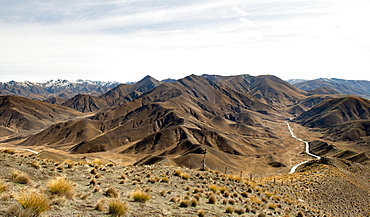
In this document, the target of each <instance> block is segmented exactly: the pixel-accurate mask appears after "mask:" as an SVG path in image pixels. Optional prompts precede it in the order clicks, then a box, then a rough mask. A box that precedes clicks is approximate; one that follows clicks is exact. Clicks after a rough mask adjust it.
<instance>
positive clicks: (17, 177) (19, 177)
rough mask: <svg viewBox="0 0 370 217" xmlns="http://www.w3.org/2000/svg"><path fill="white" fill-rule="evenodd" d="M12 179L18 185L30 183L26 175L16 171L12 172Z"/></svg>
mask: <svg viewBox="0 0 370 217" xmlns="http://www.w3.org/2000/svg"><path fill="white" fill-rule="evenodd" d="M12 179H13V181H14V182H16V183H19V184H28V183H30V182H31V178H30V177H29V176H28V175H27V174H25V173H23V172H20V171H17V170H13V171H12Z"/></svg>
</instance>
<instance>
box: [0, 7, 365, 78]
mask: <svg viewBox="0 0 370 217" xmlns="http://www.w3.org/2000/svg"><path fill="white" fill-rule="evenodd" d="M35 2H36V1H32V0H30V1H25V4H24V5H23V6H22V4H21V5H10V6H8V4H5V5H2V6H3V7H2V9H0V47H1V49H0V74H1V77H0V79H2V80H4V79H5V80H10V79H11V78H10V77H14V78H16V77H17V76H18V77H20V78H21V77H22V76H23V77H24V79H29V80H32V79H34V80H35V79H46V78H47V79H53V78H56V77H61V75H62V76H65V78H67V79H77V78H89V79H100V80H119V81H132V80H139V79H140V78H142V77H143V76H145V75H147V74H150V75H152V76H154V77H156V78H158V79H162V78H167V77H174V78H180V77H182V76H186V75H188V74H192V73H194V74H203V73H212V74H240V73H249V74H266V73H268V74H276V75H278V76H281V77H282V78H291V77H294V78H297V77H302V76H319V77H335V76H336V75H341V76H343V77H344V78H348V77H354V76H355V75H357V74H358V77H361V76H362V78H363V79H368V80H370V77H367V78H366V77H365V75H366V76H369V73H368V72H369V70H370V63H369V61H368V60H369V59H370V43H369V41H368V38H370V30H369V29H368V28H366V23H365V24H364V21H365V20H370V17H369V13H368V12H367V11H368V10H367V8H369V3H367V2H365V1H363V0H354V1H344V0H343V1H342V0H324V1H320V2H318V1H314V2H312V1H306V0H300V1H293V0H287V1H272V0H251V1H248V2H247V3H246V4H245V5H243V6H240V5H242V4H243V3H245V2H243V1H240V0H230V1H210V0H209V1H207V0H205V1H201V3H199V1H195V0H194V1H187V2H172V3H171V4H170V3H166V2H163V1H144V0H142V1H135V2H133V1H128V0H127V1H100V0H95V1H69V2H67V3H70V5H71V6H70V7H69V6H66V4H67V3H65V2H64V1H63V2H60V1H47V2H43V5H42V7H41V9H38V8H40V7H38V6H35V5H37V4H36V3H35ZM9 4H10V3H9ZM12 4H13V3H12ZM32 4H34V6H32V7H31V6H30V5H32ZM235 5H236V6H235ZM246 8H247V9H248V10H245V9H246ZM10 14H14V15H15V16H17V18H16V19H15V18H12V17H10V16H11V15H10ZM48 18H50V19H48ZM257 24H258V25H257ZM329 72H330V73H332V74H329ZM348 72H351V73H349V74H346V73H348ZM325 73H328V74H325ZM341 73H342V74H341ZM345 76H348V77H345ZM24 79H22V80H24Z"/></svg>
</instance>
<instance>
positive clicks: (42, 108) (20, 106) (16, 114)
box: [0, 96, 81, 132]
mask: <svg viewBox="0 0 370 217" xmlns="http://www.w3.org/2000/svg"><path fill="white" fill-rule="evenodd" d="M80 115H81V113H79V112H77V111H75V110H72V109H70V108H67V107H64V106H60V105H52V104H49V103H45V102H41V101H36V100H31V99H27V98H23V97H18V96H0V125H1V126H2V127H3V129H4V128H8V129H9V130H12V131H14V132H21V131H22V132H23V131H27V130H29V131H32V130H40V129H43V128H45V127H47V126H49V125H51V124H53V123H57V122H60V121H65V120H67V119H71V118H76V117H78V116H80Z"/></svg>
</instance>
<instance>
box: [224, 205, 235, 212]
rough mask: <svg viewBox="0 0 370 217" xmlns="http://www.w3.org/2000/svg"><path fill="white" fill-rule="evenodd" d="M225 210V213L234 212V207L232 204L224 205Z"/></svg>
mask: <svg viewBox="0 0 370 217" xmlns="http://www.w3.org/2000/svg"><path fill="white" fill-rule="evenodd" d="M225 212H226V213H233V212H234V207H232V206H228V207H226V210H225Z"/></svg>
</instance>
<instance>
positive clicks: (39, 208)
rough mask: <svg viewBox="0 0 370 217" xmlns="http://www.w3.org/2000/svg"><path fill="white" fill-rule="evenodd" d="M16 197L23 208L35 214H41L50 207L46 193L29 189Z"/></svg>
mask: <svg viewBox="0 0 370 217" xmlns="http://www.w3.org/2000/svg"><path fill="white" fill-rule="evenodd" d="M15 199H16V200H17V202H18V203H19V204H20V205H21V206H22V208H23V209H25V210H28V211H32V213H34V215H33V216H39V215H40V214H41V213H42V212H45V211H47V210H49V209H50V206H49V199H48V198H47V197H46V195H45V194H43V193H40V192H38V191H36V190H35V189H28V190H25V191H21V192H20V193H18V194H16V195H15Z"/></svg>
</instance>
